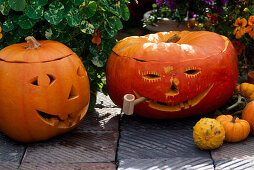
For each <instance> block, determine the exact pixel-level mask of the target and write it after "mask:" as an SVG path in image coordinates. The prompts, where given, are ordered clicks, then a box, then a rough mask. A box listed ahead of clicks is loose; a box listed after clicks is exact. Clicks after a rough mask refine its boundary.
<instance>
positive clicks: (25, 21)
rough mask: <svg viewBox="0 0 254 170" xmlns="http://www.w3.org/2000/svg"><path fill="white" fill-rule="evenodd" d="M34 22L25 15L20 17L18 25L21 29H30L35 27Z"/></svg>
mask: <svg viewBox="0 0 254 170" xmlns="http://www.w3.org/2000/svg"><path fill="white" fill-rule="evenodd" d="M35 23H36V21H35V20H33V19H31V18H29V17H28V16H27V15H25V14H24V15H21V16H20V17H19V18H18V24H19V26H20V27H21V28H22V29H30V28H32V27H33V26H34V25H35Z"/></svg>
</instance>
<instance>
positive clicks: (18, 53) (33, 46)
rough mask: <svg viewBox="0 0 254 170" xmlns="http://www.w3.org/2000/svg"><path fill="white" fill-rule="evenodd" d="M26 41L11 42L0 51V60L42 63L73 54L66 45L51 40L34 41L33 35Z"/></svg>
mask: <svg viewBox="0 0 254 170" xmlns="http://www.w3.org/2000/svg"><path fill="white" fill-rule="evenodd" d="M26 40H27V41H28V42H26V43H19V44H13V45H10V46H8V47H5V48H4V49H2V50H1V51H0V60H3V61H6V62H12V63H42V62H50V61H55V60H58V59H61V58H64V57H67V56H69V55H72V54H73V51H72V50H71V49H70V48H68V47H67V46H66V45H64V44H62V43H60V42H57V41H52V40H41V41H36V40H35V39H34V38H33V37H28V38H27V39H26Z"/></svg>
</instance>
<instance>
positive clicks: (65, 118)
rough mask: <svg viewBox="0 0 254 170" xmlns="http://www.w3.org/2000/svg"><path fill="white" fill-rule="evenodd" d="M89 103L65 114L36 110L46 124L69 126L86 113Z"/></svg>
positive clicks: (58, 126)
mask: <svg viewBox="0 0 254 170" xmlns="http://www.w3.org/2000/svg"><path fill="white" fill-rule="evenodd" d="M88 106H89V104H87V105H86V106H85V107H83V108H82V109H81V110H79V111H77V112H73V113H70V114H66V115H52V114H49V113H46V112H42V111H39V110H36V112H37V113H38V115H39V117H40V118H41V119H42V120H43V121H44V122H46V123H47V124H49V125H51V126H54V127H57V128H70V127H73V126H75V125H76V124H77V123H78V122H79V121H80V120H81V119H82V118H83V117H84V116H85V114H86V111H87V109H88Z"/></svg>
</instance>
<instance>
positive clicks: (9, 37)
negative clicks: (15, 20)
mask: <svg viewBox="0 0 254 170" xmlns="http://www.w3.org/2000/svg"><path fill="white" fill-rule="evenodd" d="M5 39H6V42H7V44H8V45H12V44H16V43H17V42H19V41H20V39H21V37H20V36H19V34H18V32H17V31H16V32H9V33H8V34H5Z"/></svg>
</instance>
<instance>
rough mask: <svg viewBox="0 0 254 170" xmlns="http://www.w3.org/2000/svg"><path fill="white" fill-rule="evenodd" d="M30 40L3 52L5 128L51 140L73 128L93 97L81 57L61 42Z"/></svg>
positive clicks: (30, 138)
mask: <svg viewBox="0 0 254 170" xmlns="http://www.w3.org/2000/svg"><path fill="white" fill-rule="evenodd" d="M39 43H40V44H41V47H39V48H37V49H26V48H27V46H28V45H27V43H20V44H15V45H11V46H8V47H6V48H4V49H3V50H1V51H0V59H1V61H0V68H1V69H0V76H1V83H0V93H1V97H0V130H1V131H2V132H4V133H5V134H7V135H8V136H9V137H11V138H13V139H15V140H17V141H21V142H34V141H40V140H46V139H48V138H50V137H53V136H55V135H58V134H62V133H65V132H67V131H70V130H71V129H73V128H74V127H75V126H76V125H78V124H79V123H80V121H81V120H82V119H83V118H84V116H85V114H86V112H87V109H88V105H89V100H90V89H89V81H88V76H87V73H86V70H85V68H84V66H83V64H82V62H81V60H80V59H79V57H78V56H77V55H76V54H75V53H74V52H73V51H72V50H70V49H69V48H68V47H66V46H65V45H63V44H61V43H59V42H56V41H50V40H46V41H39Z"/></svg>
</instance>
